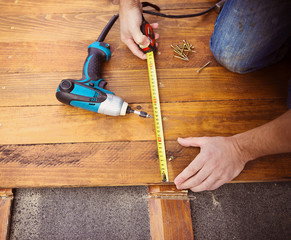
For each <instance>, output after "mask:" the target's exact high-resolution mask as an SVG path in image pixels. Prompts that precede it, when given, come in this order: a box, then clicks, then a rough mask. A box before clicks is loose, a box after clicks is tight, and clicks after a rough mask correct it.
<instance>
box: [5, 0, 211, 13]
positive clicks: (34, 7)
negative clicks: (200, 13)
mask: <svg viewBox="0 0 291 240" xmlns="http://www.w3.org/2000/svg"><path fill="white" fill-rule="evenodd" d="M215 3H216V1H213V0H211V1H206V0H190V1H186V2H178V1H176V0H160V1H158V2H157V3H156V4H158V6H159V7H160V8H161V9H162V10H164V9H179V8H181V9H185V8H193V9H196V8H198V9H199V10H200V9H201V8H202V9H203V8H208V7H210V6H212V5H214V4H215ZM0 9H5V11H3V12H2V13H1V15H3V16H7V15H26V14H31V13H37V14H53V13H71V12H96V11H100V12H104V11H113V10H114V11H118V1H117V0H99V1H96V0H67V1H61V0H47V1H45V0H39V1H37V2H33V3H32V2H30V1H18V0H10V1H7V0H1V1H0Z"/></svg>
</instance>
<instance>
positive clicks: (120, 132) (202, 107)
mask: <svg viewBox="0 0 291 240" xmlns="http://www.w3.org/2000/svg"><path fill="white" fill-rule="evenodd" d="M133 107H134V108H137V105H133ZM286 109H287V108H286V106H285V100H280V99H278V100H241V101H201V102H182V103H181V102H172V103H162V104H161V110H162V115H163V125H164V135H165V139H166V140H174V139H177V137H179V136H181V137H186V136H187V137H188V136H203V135H205V136H217V135H225V136H228V135H232V134H236V133H240V132H243V131H246V130H249V129H252V128H255V127H257V126H260V125H262V124H264V123H266V122H268V121H270V120H272V119H274V118H276V117H278V116H279V115H281V114H282V113H283V112H285V111H286ZM142 110H144V111H147V112H148V113H149V114H152V105H151V104H142ZM0 112H1V122H0V123H1V127H0V136H1V138H0V144H38V143H65V142H103V141H146V140H154V139H155V130H154V121H153V120H152V119H144V118H140V117H138V116H136V115H133V114H131V115H127V116H120V117H111V116H105V115H101V114H96V113H94V112H89V111H86V110H83V109H79V108H75V107H71V106H64V105H61V106H39V107H1V108H0Z"/></svg>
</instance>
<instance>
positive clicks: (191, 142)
mask: <svg viewBox="0 0 291 240" xmlns="http://www.w3.org/2000/svg"><path fill="white" fill-rule="evenodd" d="M177 141H178V143H179V144H180V145H182V146H184V147H201V145H202V138H201V137H188V138H180V137H179V138H178V139H177Z"/></svg>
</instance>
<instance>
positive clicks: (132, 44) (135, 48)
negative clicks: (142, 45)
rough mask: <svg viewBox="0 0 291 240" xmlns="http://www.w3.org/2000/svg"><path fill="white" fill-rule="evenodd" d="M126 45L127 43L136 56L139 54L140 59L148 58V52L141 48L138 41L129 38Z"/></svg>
mask: <svg viewBox="0 0 291 240" xmlns="http://www.w3.org/2000/svg"><path fill="white" fill-rule="evenodd" d="M126 45H127V47H128V48H129V49H130V50H131V52H132V53H133V54H134V55H135V56H137V57H139V58H140V59H143V60H144V59H147V55H146V54H144V53H143V52H142V51H141V50H140V49H139V47H138V46H137V45H136V43H135V42H134V41H133V40H128V41H127V42H126Z"/></svg>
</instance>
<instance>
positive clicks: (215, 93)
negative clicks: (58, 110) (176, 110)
mask: <svg viewBox="0 0 291 240" xmlns="http://www.w3.org/2000/svg"><path fill="white" fill-rule="evenodd" d="M287 68H288V64H287V63H286V66H285V65H282V64H277V65H274V66H272V67H270V68H268V69H265V70H264V71H258V72H256V73H251V74H247V75H241V74H235V73H231V72H229V71H227V70H225V69H223V68H221V67H209V68H208V69H205V70H204V71H202V72H201V73H199V74H198V73H197V72H196V69H197V68H185V69H183V75H181V73H180V71H181V69H180V68H174V69H158V81H159V92H160V97H161V101H162V102H182V101H188V102H189V101H207V100H239V99H272V98H273V99H276V98H284V97H287V89H288V84H287V82H288V77H289V72H288V71H287ZM274 74H277V75H280V77H281V80H280V84H278V79H277V78H274V77H273V76H274ZM80 77H81V73H80V72H46V73H41V74H39V73H14V74H0V106H1V107H3V106H13V107H14V106H42V105H62V104H61V103H60V102H59V101H58V100H57V99H56V97H55V92H56V88H57V86H58V84H59V83H60V81H61V80H62V79H65V78H70V79H80ZM103 78H104V79H105V80H106V81H107V82H108V84H107V89H109V90H111V91H113V92H114V93H115V94H116V95H118V96H120V97H122V98H123V99H124V100H125V101H127V102H129V103H138V102H140V103H150V102H151V96H150V88H149V81H148V74H147V70H146V69H143V70H139V71H133V70H112V71H105V72H104V74H103ZM185 96H187V98H185Z"/></svg>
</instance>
